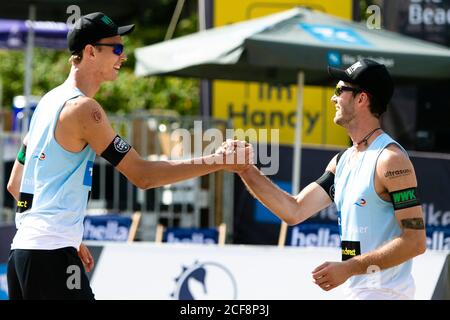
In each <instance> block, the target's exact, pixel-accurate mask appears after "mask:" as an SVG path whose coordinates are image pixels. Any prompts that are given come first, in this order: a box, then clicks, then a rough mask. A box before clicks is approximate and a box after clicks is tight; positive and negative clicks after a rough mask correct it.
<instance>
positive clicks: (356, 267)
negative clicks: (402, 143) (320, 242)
mask: <svg viewBox="0 0 450 320" xmlns="http://www.w3.org/2000/svg"><path fill="white" fill-rule="evenodd" d="M376 182H377V183H376V188H377V189H378V188H379V189H381V190H380V191H381V192H379V194H380V196H381V197H382V198H385V199H386V198H387V197H388V193H389V192H393V191H397V190H403V189H407V188H411V187H417V180H416V175H415V172H414V168H413V165H412V163H411V161H410V160H409V159H408V158H407V157H406V156H405V155H404V154H403V152H402V151H401V150H399V149H398V147H396V146H390V147H388V148H387V149H385V150H384V151H383V152H382V154H381V155H380V158H379V160H378V164H377V170H376ZM395 216H396V218H397V223H398V225H399V226H400V228H401V230H402V233H401V234H400V236H398V237H397V238H394V239H392V240H391V241H389V242H387V243H386V244H384V245H383V246H381V247H379V248H377V249H376V250H374V251H372V252H368V253H366V254H363V255H361V256H357V257H354V258H352V259H350V260H347V262H349V264H350V269H351V270H352V274H353V275H356V274H364V273H366V272H367V269H368V268H369V266H377V267H379V268H380V269H386V268H390V267H394V266H396V265H399V264H401V263H403V262H405V261H407V260H409V259H412V258H414V257H415V256H417V255H419V254H422V253H424V252H425V250H426V235H425V227H424V220H423V213H422V207H421V206H420V205H418V206H414V207H409V208H405V209H399V210H396V211H395Z"/></svg>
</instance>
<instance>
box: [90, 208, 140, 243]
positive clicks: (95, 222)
mask: <svg viewBox="0 0 450 320" xmlns="http://www.w3.org/2000/svg"><path fill="white" fill-rule="evenodd" d="M131 223H132V219H131V217H129V216H121V215H109V214H108V215H102V216H86V218H85V219H84V233H83V240H104V241H127V240H128V234H129V232H130V227H131Z"/></svg>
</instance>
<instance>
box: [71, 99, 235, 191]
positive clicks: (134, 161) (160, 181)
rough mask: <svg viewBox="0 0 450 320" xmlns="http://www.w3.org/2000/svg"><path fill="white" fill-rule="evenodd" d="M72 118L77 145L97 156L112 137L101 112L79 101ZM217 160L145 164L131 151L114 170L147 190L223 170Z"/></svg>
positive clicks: (90, 102) (87, 101) (94, 105)
mask: <svg viewBox="0 0 450 320" xmlns="http://www.w3.org/2000/svg"><path fill="white" fill-rule="evenodd" d="M73 117H76V119H77V123H78V124H79V125H78V127H77V128H76V130H75V131H76V133H77V134H78V136H79V139H80V141H84V143H88V144H89V145H90V146H91V148H92V149H93V150H94V151H95V152H96V154H97V155H101V154H102V153H103V151H105V149H106V148H107V147H108V145H109V144H110V143H111V142H112V140H113V139H114V137H115V136H116V133H115V132H114V130H113V128H112V127H111V124H110V122H109V121H108V118H107V116H106V114H105V112H104V110H103V109H102V108H101V106H100V105H99V104H98V103H97V102H96V101H95V100H93V99H89V98H86V97H82V98H79V101H78V103H77V104H76V110H75V111H74V115H73ZM221 160H223V156H222V155H218V154H214V155H209V156H205V157H202V158H198V159H190V160H179V161H175V160H168V161H146V160H144V159H142V158H141V157H140V156H139V154H138V153H137V152H136V150H135V149H133V148H131V150H130V151H129V152H128V153H127V154H126V155H125V157H124V158H123V159H122V160H121V161H120V162H119V164H118V165H117V167H116V168H117V169H118V170H119V171H120V172H121V173H122V174H123V175H125V176H126V177H127V178H128V180H129V181H130V182H131V183H133V184H134V185H136V186H137V187H139V188H142V189H148V188H153V187H158V186H162V185H165V184H169V183H175V182H178V181H181V180H185V179H190V178H193V177H198V176H202V175H205V174H208V173H211V172H215V171H217V170H220V169H223V168H224V167H225V166H226V165H224V164H222V162H221ZM238 167H239V166H238Z"/></svg>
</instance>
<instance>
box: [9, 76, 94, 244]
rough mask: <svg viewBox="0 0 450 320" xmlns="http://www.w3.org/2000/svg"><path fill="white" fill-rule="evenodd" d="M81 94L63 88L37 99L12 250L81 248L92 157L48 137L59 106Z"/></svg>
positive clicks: (74, 89) (90, 184) (53, 127)
mask: <svg viewBox="0 0 450 320" xmlns="http://www.w3.org/2000/svg"><path fill="white" fill-rule="evenodd" d="M81 95H83V94H82V93H81V91H79V90H78V89H77V88H74V87H72V86H69V85H68V84H66V83H64V84H62V85H60V86H59V87H56V88H55V89H53V90H51V91H50V92H48V93H47V94H46V95H45V96H44V97H42V99H41V101H40V102H39V104H38V106H37V108H36V110H35V112H34V114H33V118H32V120H31V124H30V130H29V134H28V144H27V154H26V160H25V166H24V173H23V177H22V182H21V187H20V193H21V201H20V202H19V203H18V212H17V213H16V227H17V229H18V231H17V233H16V236H15V237H14V240H13V243H12V249H45V250H50V249H57V248H62V247H68V246H71V247H75V248H78V247H79V245H80V243H81V240H82V235H83V219H84V215H85V210H86V205H87V201H88V197H89V191H90V190H91V186H92V173H93V172H92V171H93V164H94V160H95V152H94V151H93V150H92V149H91V147H90V146H89V145H87V146H86V147H85V148H84V149H83V150H82V151H80V152H77V153H74V152H69V151H67V150H65V149H64V148H63V147H62V146H61V145H60V144H59V143H58V142H57V141H56V139H55V135H54V132H55V128H56V124H57V121H58V118H59V114H60V112H61V110H62V107H63V106H64V104H65V103H66V102H67V101H68V100H71V99H73V98H76V97H78V96H81ZM19 204H20V205H19Z"/></svg>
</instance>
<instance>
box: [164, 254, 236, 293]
mask: <svg viewBox="0 0 450 320" xmlns="http://www.w3.org/2000/svg"><path fill="white" fill-rule="evenodd" d="M175 283H176V287H175V290H174V292H173V293H172V294H171V297H172V298H173V299H175V300H231V299H233V300H235V299H237V285H236V280H235V279H234V277H233V275H232V274H231V272H230V271H229V270H228V269H227V268H226V267H225V266H223V265H222V264H220V263H217V262H198V261H196V262H195V263H194V264H193V265H192V266H190V267H184V266H183V270H182V271H181V274H180V275H179V276H178V277H177V278H176V279H175Z"/></svg>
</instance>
